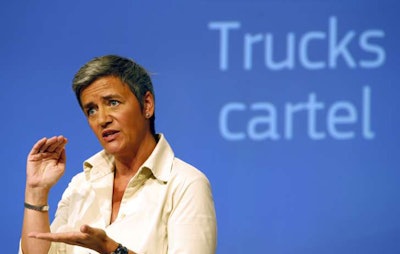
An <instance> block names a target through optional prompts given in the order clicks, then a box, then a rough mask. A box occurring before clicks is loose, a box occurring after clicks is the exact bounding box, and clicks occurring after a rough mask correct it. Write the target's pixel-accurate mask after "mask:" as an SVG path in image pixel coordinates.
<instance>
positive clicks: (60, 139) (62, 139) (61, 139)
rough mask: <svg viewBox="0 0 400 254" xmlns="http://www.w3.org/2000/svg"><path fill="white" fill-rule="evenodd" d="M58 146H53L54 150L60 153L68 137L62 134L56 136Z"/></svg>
mask: <svg viewBox="0 0 400 254" xmlns="http://www.w3.org/2000/svg"><path fill="white" fill-rule="evenodd" d="M57 140H58V146H57V147H56V148H55V150H54V152H56V153H60V152H61V151H62V150H63V149H64V148H65V145H66V144H67V143H68V139H67V138H65V137H63V136H58V137H57Z"/></svg>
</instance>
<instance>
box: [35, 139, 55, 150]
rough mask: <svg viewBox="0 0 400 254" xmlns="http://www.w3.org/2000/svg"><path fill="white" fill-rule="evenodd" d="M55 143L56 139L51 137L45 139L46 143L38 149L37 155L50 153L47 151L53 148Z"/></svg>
mask: <svg viewBox="0 0 400 254" xmlns="http://www.w3.org/2000/svg"><path fill="white" fill-rule="evenodd" d="M55 143H57V137H51V138H49V139H47V141H46V143H44V144H43V145H42V147H41V148H40V149H39V151H38V153H45V152H52V151H49V148H50V147H51V146H53V145H54V144H55Z"/></svg>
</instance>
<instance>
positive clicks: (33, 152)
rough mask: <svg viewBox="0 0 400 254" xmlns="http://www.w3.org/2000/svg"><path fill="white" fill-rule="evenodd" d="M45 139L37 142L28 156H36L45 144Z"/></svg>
mask: <svg viewBox="0 0 400 254" xmlns="http://www.w3.org/2000/svg"><path fill="white" fill-rule="evenodd" d="M46 141H47V138H45V137H44V138H42V139H40V140H38V141H37V142H36V143H35V144H34V145H33V147H32V149H31V151H30V152H29V154H30V155H33V154H37V153H39V151H40V148H41V147H42V146H43V145H44V144H45V143H46Z"/></svg>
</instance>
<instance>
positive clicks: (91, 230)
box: [80, 224, 95, 235]
mask: <svg viewBox="0 0 400 254" xmlns="http://www.w3.org/2000/svg"><path fill="white" fill-rule="evenodd" d="M80 230H81V232H82V233H85V234H89V235H91V234H93V233H94V231H95V229H94V228H92V227H91V226H89V225H86V224H85V225H82V226H81V228H80Z"/></svg>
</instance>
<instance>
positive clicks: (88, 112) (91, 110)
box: [86, 108, 96, 116]
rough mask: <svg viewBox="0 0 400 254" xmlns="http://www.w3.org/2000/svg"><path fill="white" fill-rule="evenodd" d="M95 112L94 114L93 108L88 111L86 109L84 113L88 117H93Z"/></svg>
mask: <svg viewBox="0 0 400 254" xmlns="http://www.w3.org/2000/svg"><path fill="white" fill-rule="evenodd" d="M95 112H96V110H94V108H90V109H88V110H87V111H86V113H87V115H88V116H91V115H93V114H94V113H95Z"/></svg>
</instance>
